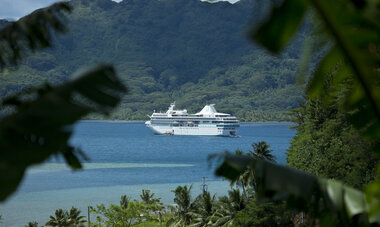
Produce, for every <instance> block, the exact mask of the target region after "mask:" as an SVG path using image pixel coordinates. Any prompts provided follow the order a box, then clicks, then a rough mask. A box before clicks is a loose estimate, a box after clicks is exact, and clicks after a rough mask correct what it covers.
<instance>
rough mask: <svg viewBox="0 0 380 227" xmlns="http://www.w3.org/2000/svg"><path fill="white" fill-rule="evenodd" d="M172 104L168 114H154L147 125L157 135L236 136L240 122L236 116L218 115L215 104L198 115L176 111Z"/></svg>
mask: <svg viewBox="0 0 380 227" xmlns="http://www.w3.org/2000/svg"><path fill="white" fill-rule="evenodd" d="M174 108H175V102H174V103H172V104H171V105H170V107H169V109H168V111H166V113H155V112H154V113H153V114H152V115H151V116H149V117H150V121H147V122H145V125H146V126H147V127H149V128H151V129H152V130H153V131H154V132H155V133H157V134H168V135H205V136H206V135H207V136H236V135H237V128H238V127H240V124H239V121H238V120H237V119H236V117H235V116H231V115H230V114H226V113H218V112H217V111H216V110H215V107H214V104H210V105H206V106H205V107H203V109H202V110H201V111H200V112H198V113H196V114H188V113H187V110H175V109H174Z"/></svg>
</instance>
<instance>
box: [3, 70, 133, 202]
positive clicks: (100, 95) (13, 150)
mask: <svg viewBox="0 0 380 227" xmlns="http://www.w3.org/2000/svg"><path fill="white" fill-rule="evenodd" d="M89 90H92V91H93V92H92V93H91V94H90V95H89V93H88V91H89ZM126 91H127V90H126V88H125V87H124V85H122V83H121V82H120V81H119V79H118V78H117V77H116V75H115V72H114V69H113V67H111V66H98V67H95V68H92V69H90V70H88V71H86V72H85V73H83V74H82V75H81V76H80V77H79V78H77V79H76V80H73V81H71V82H68V83H65V84H63V85H61V86H58V87H55V88H53V87H50V86H45V87H42V88H40V89H32V90H29V91H26V92H24V93H20V94H18V95H15V96H13V97H10V98H8V99H7V100H5V101H4V103H3V104H5V105H8V106H9V105H10V106H13V107H14V108H15V113H14V114H11V115H9V116H7V117H5V118H3V119H2V120H1V121H0V182H1V185H2V187H1V188H0V201H2V200H4V199H5V198H6V197H7V196H9V195H10V194H11V193H12V192H13V191H14V190H15V189H16V188H17V186H18V184H19V183H20V181H21V179H22V177H23V175H24V172H25V170H26V168H28V167H29V166H31V165H33V164H38V163H41V162H43V161H44V160H46V159H48V158H49V157H50V156H51V155H53V154H54V155H59V154H61V155H63V157H64V158H65V160H66V162H67V164H68V165H70V166H71V167H72V168H73V169H78V168H81V164H80V161H79V158H78V157H77V155H78V154H80V150H78V149H75V148H73V147H71V146H70V145H69V144H68V140H69V138H70V136H71V132H72V125H73V124H74V123H75V122H76V121H77V120H80V119H81V118H83V117H84V116H86V115H87V114H88V113H90V112H100V113H104V114H107V113H109V112H110V111H111V109H112V108H114V107H115V106H116V105H117V103H118V101H119V100H120V98H121V94H123V93H125V92H126ZM34 96H35V98H32V99H31V98H26V97H34ZM77 96H79V97H86V100H83V99H81V98H78V97H77ZM104 100H107V101H109V102H105V101H104Z"/></svg>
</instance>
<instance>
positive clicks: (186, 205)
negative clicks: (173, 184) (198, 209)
mask: <svg viewBox="0 0 380 227" xmlns="http://www.w3.org/2000/svg"><path fill="white" fill-rule="evenodd" d="M191 188H192V185H191V186H190V187H187V186H186V185H185V186H184V187H182V186H178V187H177V188H176V189H175V190H174V191H172V192H174V194H175V197H174V202H175V203H176V204H177V207H176V209H175V210H176V211H175V214H174V218H172V219H171V220H169V221H168V224H169V225H170V224H172V225H173V226H187V225H189V224H190V222H191V218H192V216H191V212H192V211H193V210H194V205H195V203H194V202H193V201H191V195H190V192H191Z"/></svg>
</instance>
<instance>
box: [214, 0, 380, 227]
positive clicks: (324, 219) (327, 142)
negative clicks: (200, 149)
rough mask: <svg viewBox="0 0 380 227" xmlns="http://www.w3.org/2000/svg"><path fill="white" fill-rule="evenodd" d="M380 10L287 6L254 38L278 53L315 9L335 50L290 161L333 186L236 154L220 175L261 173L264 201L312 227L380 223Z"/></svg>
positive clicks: (289, 1)
mask: <svg viewBox="0 0 380 227" xmlns="http://www.w3.org/2000/svg"><path fill="white" fill-rule="evenodd" d="M378 6H379V5H378V2H377V1H370V0H368V1H348V0H347V1H333V2H332V1H325V0H315V1H302V0H285V1H282V2H281V4H279V5H276V6H274V7H273V8H272V12H271V16H270V17H268V19H267V20H266V21H264V22H263V24H262V25H261V26H260V27H259V28H258V29H255V30H254V31H252V33H251V37H252V38H253V39H255V40H256V41H257V42H258V43H260V44H261V45H263V46H264V47H266V48H267V49H268V50H270V51H272V52H274V53H278V52H280V50H282V49H283V47H284V46H285V45H286V43H288V42H289V40H290V39H291V37H292V36H293V35H294V33H295V31H296V30H297V28H298V27H299V25H300V24H301V21H302V19H303V17H304V15H305V14H306V12H307V11H308V10H312V11H313V12H314V13H315V15H316V18H318V19H319V22H320V25H321V27H322V28H323V29H324V31H325V32H326V33H325V35H326V36H325V38H326V37H327V38H328V40H329V42H327V47H328V49H329V51H328V53H327V54H326V55H325V56H324V57H323V59H322V60H321V61H320V62H319V66H318V68H317V69H316V70H315V72H314V76H313V78H312V79H311V81H310V84H309V85H308V87H307V95H308V97H307V100H306V103H305V105H304V106H302V107H301V108H300V109H298V110H296V111H294V113H295V115H296V118H295V119H296V121H297V123H298V126H297V128H298V129H299V132H298V134H297V136H296V137H295V139H294V140H293V142H292V147H291V148H290V150H289V158H288V160H289V163H290V164H291V165H293V166H295V167H297V168H300V169H304V170H306V171H309V172H313V173H314V174H317V175H319V176H325V177H331V178H333V179H327V178H322V177H318V176H315V175H311V174H309V173H306V172H302V171H299V170H296V169H293V168H289V167H285V166H279V165H276V164H274V163H271V162H268V161H263V160H260V159H256V158H249V157H244V156H242V155H231V154H225V155H222V156H223V157H224V162H223V163H222V164H221V165H220V166H219V168H217V171H216V173H217V174H218V175H221V176H225V177H227V178H229V179H231V180H236V179H239V176H240V175H241V174H243V173H244V172H245V171H246V169H247V168H250V169H253V173H254V179H255V181H256V182H257V186H258V187H257V190H256V195H257V199H258V201H264V200H265V201H286V202H287V203H286V205H287V206H288V207H291V208H295V209H297V210H300V211H304V212H306V213H307V216H308V217H309V218H307V219H308V221H310V223H308V225H321V226H358V225H363V226H367V225H379V224H380V219H379V212H380V209H379V208H380V205H379V198H380V190H379V189H380V180H379V178H378V174H375V173H374V169H375V168H374V166H375V165H378V161H377V157H376V155H378V154H379V144H380V143H379V141H380V114H379V113H380V111H379V110H380V104H379V100H380V93H379V92H380V89H379V88H380V87H379V84H380V83H379V79H380V74H379V72H380V71H379V63H380V62H379V57H378V56H379V53H380V51H379V46H380V37H379V36H378V34H379V30H380V25H379V23H378V21H379V20H378V19H379V18H380V11H379V7H378ZM368 12H371V13H370V14H368ZM375 34H376V35H375ZM350 149H354V150H350ZM372 152H375V154H376V155H373V153H372ZM346 154H347V158H348V159H346V157H345V155H346ZM302 155H306V157H301V156H302ZM366 156H368V157H366ZM310 159H311V160H310ZM326 162H327V163H326ZM308 165H309V166H308ZM367 168H368V169H367ZM346 175H347V176H346ZM338 180H342V181H345V182H347V184H349V185H352V186H354V187H356V188H358V189H355V188H353V187H350V186H348V185H345V184H343V183H342V182H340V181H338ZM299 214H300V213H299ZM301 214H303V213H301ZM295 216H297V215H295ZM298 216H299V215H298ZM304 224H305V223H304Z"/></svg>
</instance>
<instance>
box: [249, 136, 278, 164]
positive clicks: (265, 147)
mask: <svg viewBox="0 0 380 227" xmlns="http://www.w3.org/2000/svg"><path fill="white" fill-rule="evenodd" d="M269 147H270V145H269V144H267V143H266V142H265V141H260V142H258V143H253V144H252V148H253V151H249V152H248V155H249V156H251V157H254V158H257V159H260V160H266V161H271V162H276V156H274V155H272V154H271V152H273V150H270V149H269Z"/></svg>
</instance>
